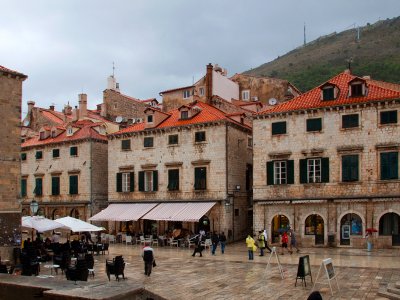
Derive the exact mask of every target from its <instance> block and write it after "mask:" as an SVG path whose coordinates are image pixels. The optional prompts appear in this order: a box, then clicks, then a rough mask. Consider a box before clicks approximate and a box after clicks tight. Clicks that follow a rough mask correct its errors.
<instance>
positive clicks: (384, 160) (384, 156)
mask: <svg viewBox="0 0 400 300" xmlns="http://www.w3.org/2000/svg"><path fill="white" fill-rule="evenodd" d="M380 156H381V180H391V179H398V178H399V153H398V152H383V153H381V154H380Z"/></svg>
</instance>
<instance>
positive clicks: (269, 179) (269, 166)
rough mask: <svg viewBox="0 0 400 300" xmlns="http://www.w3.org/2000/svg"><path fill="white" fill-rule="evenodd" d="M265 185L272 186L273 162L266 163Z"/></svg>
mask: <svg viewBox="0 0 400 300" xmlns="http://www.w3.org/2000/svg"><path fill="white" fill-rule="evenodd" d="M267 185H274V162H273V161H269V162H267Z"/></svg>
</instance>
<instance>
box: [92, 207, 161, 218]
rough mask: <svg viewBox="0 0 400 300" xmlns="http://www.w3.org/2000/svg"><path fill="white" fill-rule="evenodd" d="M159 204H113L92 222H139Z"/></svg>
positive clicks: (95, 216)
mask: <svg viewBox="0 0 400 300" xmlns="http://www.w3.org/2000/svg"><path fill="white" fill-rule="evenodd" d="M157 204H158V203H113V204H110V205H109V206H108V207H107V208H106V209H103V210H102V211H101V212H99V213H98V214H96V215H94V216H93V217H91V218H90V219H89V220H90V221H137V220H139V219H140V218H141V217H142V216H143V215H145V214H146V213H147V212H149V211H150V210H152V209H153V208H154V207H155V206H156V205H157Z"/></svg>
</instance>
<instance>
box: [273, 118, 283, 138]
mask: <svg viewBox="0 0 400 300" xmlns="http://www.w3.org/2000/svg"><path fill="white" fill-rule="evenodd" d="M285 133H286V121H283V122H275V123H272V135H277V134H285Z"/></svg>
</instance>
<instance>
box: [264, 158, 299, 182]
mask: <svg viewBox="0 0 400 300" xmlns="http://www.w3.org/2000/svg"><path fill="white" fill-rule="evenodd" d="M293 183H294V161H293V160H277V161H269V162H267V185H275V184H293Z"/></svg>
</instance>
